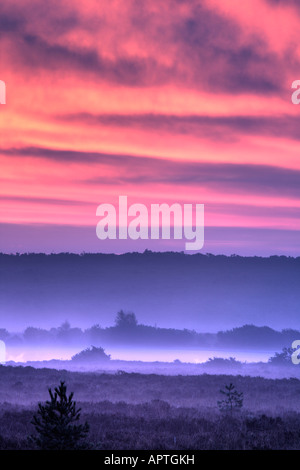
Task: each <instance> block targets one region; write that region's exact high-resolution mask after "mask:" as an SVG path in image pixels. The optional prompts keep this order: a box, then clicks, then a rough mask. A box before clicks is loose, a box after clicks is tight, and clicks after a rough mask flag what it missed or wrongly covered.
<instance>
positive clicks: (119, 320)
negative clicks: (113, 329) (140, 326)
mask: <svg viewBox="0 0 300 470" xmlns="http://www.w3.org/2000/svg"><path fill="white" fill-rule="evenodd" d="M115 323H116V326H118V327H120V328H132V327H134V326H137V319H136V316H135V314H134V313H132V312H129V313H125V312H124V311H123V310H120V311H119V312H118V313H117V316H116V320H115Z"/></svg>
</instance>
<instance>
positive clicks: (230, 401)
mask: <svg viewBox="0 0 300 470" xmlns="http://www.w3.org/2000/svg"><path fill="white" fill-rule="evenodd" d="M220 393H222V394H223V395H225V396H226V398H225V399H224V400H220V401H218V407H219V410H220V411H227V412H230V413H231V414H232V412H233V411H234V410H239V409H240V408H242V406H243V400H244V395H243V392H240V393H239V392H238V391H237V390H236V389H235V386H234V385H233V384H232V383H230V384H229V385H225V390H220Z"/></svg>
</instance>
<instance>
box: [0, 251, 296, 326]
mask: <svg viewBox="0 0 300 470" xmlns="http://www.w3.org/2000/svg"><path fill="white" fill-rule="evenodd" d="M299 286H300V258H289V257H284V256H280V257H278V256H273V257H270V258H259V257H249V258H246V257H240V256H231V257H227V256H213V255H202V254H195V255H185V254H183V253H152V252H148V251H146V252H145V253H143V254H140V253H128V254H124V255H106V254H84V255H75V254H57V255H45V254H28V255H26V254H25V255H20V256H14V255H5V254H0V312H1V325H0V326H4V327H6V328H9V329H13V328H15V329H19V330H20V329H22V328H25V327H26V326H28V325H29V324H31V325H34V326H40V327H50V326H52V325H55V324H61V322H62V321H65V320H69V321H70V322H71V323H72V324H75V325H78V326H80V327H84V328H86V327H88V326H90V325H91V324H93V323H99V324H100V325H101V326H108V325H111V323H112V319H113V318H114V317H115V314H116V312H117V311H119V310H120V309H124V310H126V311H133V312H135V314H136V315H137V317H138V319H139V321H140V322H141V323H144V324H148V325H153V326H154V325H155V324H157V325H158V326H160V327H165V328H169V327H171V328H179V329H184V328H187V329H195V330H196V331H203V332H205V331H211V332H217V331H220V330H226V329H230V328H232V327H234V326H241V325H245V324H254V325H257V326H264V325H268V326H270V327H272V328H273V329H277V330H281V329H283V328H294V329H300V315H299V307H300V289H299Z"/></svg>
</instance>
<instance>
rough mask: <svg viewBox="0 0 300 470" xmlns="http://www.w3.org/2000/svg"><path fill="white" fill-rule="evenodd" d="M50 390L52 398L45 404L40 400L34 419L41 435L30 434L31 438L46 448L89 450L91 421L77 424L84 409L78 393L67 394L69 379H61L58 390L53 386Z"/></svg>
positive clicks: (36, 443)
mask: <svg viewBox="0 0 300 470" xmlns="http://www.w3.org/2000/svg"><path fill="white" fill-rule="evenodd" d="M48 391H49V395H50V401H46V403H45V404H44V405H43V404H41V403H39V405H38V411H37V414H35V415H34V416H33V420H32V421H31V423H32V424H33V425H34V426H35V429H36V431H37V435H32V436H30V441H31V442H33V443H34V444H35V445H36V446H37V447H38V448H39V449H42V450H80V449H88V448H89V447H90V446H89V444H88V443H87V442H86V441H85V437H86V435H87V434H88V432H89V424H88V423H87V422H85V424H75V423H76V422H78V420H79V418H80V411H81V408H78V409H76V402H75V401H73V395H74V394H73V393H71V394H70V395H69V397H68V396H67V387H66V385H65V382H60V386H59V387H56V388H55V389H54V393H53V392H52V390H51V388H49V389H48Z"/></svg>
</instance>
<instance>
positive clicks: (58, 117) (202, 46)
mask: <svg viewBox="0 0 300 470" xmlns="http://www.w3.org/2000/svg"><path fill="white" fill-rule="evenodd" d="M299 25H300V5H299V2H297V1H296V0H284V1H283V0H243V2H241V1H239V0H230V1H226V2H224V0H204V1H195V0H189V1H184V0H164V1H163V2H161V1H151V2H141V1H138V0H126V1H119V0H111V1H109V2H104V1H99V0H86V1H84V2H82V1H78V0H72V1H67V0H63V1H62V0H51V1H49V2H41V1H38V0H30V1H29V0H23V1H22V2H19V1H17V0H9V1H8V0H2V1H1V4H0V65H1V67H0V79H1V80H3V81H4V82H5V83H6V104H5V105H0V201H1V202H0V251H2V252H7V253H14V252H28V251H30V252H60V251H72V252H115V253H121V252H125V251H139V250H144V249H145V248H150V249H153V251H156V250H157V251H160V250H173V249H174V250H179V251H182V250H184V243H183V241H182V240H170V241H166V240H158V241H153V240H149V241H145V240H137V241H132V240H114V241H110V240H99V239H98V238H97V237H96V225H97V222H98V220H99V218H97V216H96V209H97V207H98V205H99V204H102V203H110V204H114V205H116V206H117V203H118V198H119V195H127V197H128V202H129V204H134V203H142V204H145V205H146V206H147V207H150V205H151V204H153V203H156V204H157V203H159V204H161V203H167V204H170V205H171V204H173V203H179V204H188V203H189V204H196V203H199V204H200V203H201V204H204V207H205V216H204V226H205V229H204V233H205V235H204V237H205V239H204V246H203V248H202V250H201V251H202V252H204V253H205V252H209V253H216V254H217V253H224V254H233V253H236V254H239V255H260V256H270V255H273V254H284V255H289V256H299V255H300V217H299V216H300V160H299V151H300V143H299V138H300V131H299V129H300V128H299V114H300V106H299V107H298V106H297V105H294V104H293V103H292V101H291V95H292V92H293V90H292V88H291V85H292V82H293V81H294V80H297V79H300V28H299Z"/></svg>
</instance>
